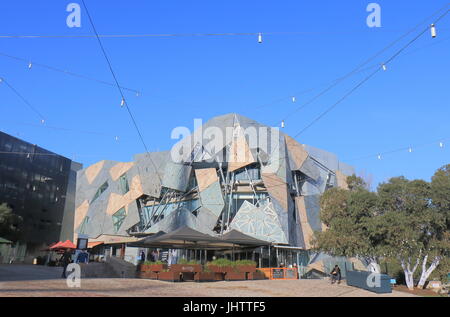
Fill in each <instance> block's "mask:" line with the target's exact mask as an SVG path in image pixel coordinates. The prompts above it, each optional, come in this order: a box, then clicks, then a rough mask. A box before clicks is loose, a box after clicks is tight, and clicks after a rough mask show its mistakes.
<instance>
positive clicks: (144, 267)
mask: <svg viewBox="0 0 450 317" xmlns="http://www.w3.org/2000/svg"><path fill="white" fill-rule="evenodd" d="M166 269H167V265H166V264H141V266H140V271H141V272H161V271H164V270H166Z"/></svg>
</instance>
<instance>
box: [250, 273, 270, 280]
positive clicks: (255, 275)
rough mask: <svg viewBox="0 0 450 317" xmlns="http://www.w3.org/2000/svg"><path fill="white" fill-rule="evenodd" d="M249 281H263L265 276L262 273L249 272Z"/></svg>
mask: <svg viewBox="0 0 450 317" xmlns="http://www.w3.org/2000/svg"><path fill="white" fill-rule="evenodd" d="M247 277H248V279H249V280H265V279H266V275H265V274H264V273H263V272H258V271H255V272H250V273H248V275H247Z"/></svg>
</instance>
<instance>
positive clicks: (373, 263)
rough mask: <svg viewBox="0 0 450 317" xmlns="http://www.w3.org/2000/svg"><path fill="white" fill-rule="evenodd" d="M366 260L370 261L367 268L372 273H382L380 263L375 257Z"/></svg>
mask: <svg viewBox="0 0 450 317" xmlns="http://www.w3.org/2000/svg"><path fill="white" fill-rule="evenodd" d="M366 261H367V262H368V263H369V264H368V265H367V268H368V269H369V271H370V272H372V273H381V269H380V265H379V264H378V262H377V259H375V258H367V259H366Z"/></svg>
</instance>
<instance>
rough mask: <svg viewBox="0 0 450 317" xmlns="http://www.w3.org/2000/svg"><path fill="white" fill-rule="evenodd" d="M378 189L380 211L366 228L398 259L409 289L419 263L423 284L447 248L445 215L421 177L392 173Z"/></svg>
mask: <svg viewBox="0 0 450 317" xmlns="http://www.w3.org/2000/svg"><path fill="white" fill-rule="evenodd" d="M377 191H378V208H377V209H378V211H379V213H380V215H379V216H378V217H376V218H375V220H374V222H373V225H374V227H373V228H372V229H371V230H369V232H370V234H372V235H373V237H372V238H376V239H377V240H378V241H380V243H381V244H382V246H381V249H382V250H384V251H385V255H386V256H387V257H390V258H396V259H398V261H399V262H400V264H401V266H402V269H403V271H404V274H405V281H406V284H407V286H408V288H409V289H413V288H414V280H413V277H414V273H415V272H416V270H417V269H418V267H419V265H420V264H421V263H422V274H421V277H420V280H419V283H418V287H419V288H422V287H423V286H424V285H425V282H426V281H427V279H428V277H429V276H430V274H431V273H432V272H433V270H434V269H435V268H436V267H437V266H438V265H439V262H440V261H441V260H442V257H443V256H444V254H445V252H447V251H446V250H448V243H447V242H446V241H447V240H448V238H446V236H447V235H448V231H447V230H446V229H447V228H446V224H445V217H444V216H443V214H442V212H440V210H439V208H437V207H436V205H435V204H434V203H433V200H432V196H433V195H432V193H433V190H432V186H431V184H430V183H428V182H425V181H423V180H413V181H409V180H407V179H406V178H404V177H395V178H391V179H390V180H389V181H388V182H387V183H383V184H381V185H379V186H378V190H377ZM429 259H431V265H430V266H429V267H428V268H427V263H428V260H429Z"/></svg>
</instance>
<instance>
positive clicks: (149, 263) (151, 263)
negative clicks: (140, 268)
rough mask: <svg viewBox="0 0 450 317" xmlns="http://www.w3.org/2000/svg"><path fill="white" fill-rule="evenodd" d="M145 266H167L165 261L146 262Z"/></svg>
mask: <svg viewBox="0 0 450 317" xmlns="http://www.w3.org/2000/svg"><path fill="white" fill-rule="evenodd" d="M144 264H145V265H154V264H165V263H164V262H163V261H156V262H152V261H145V262H144Z"/></svg>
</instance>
